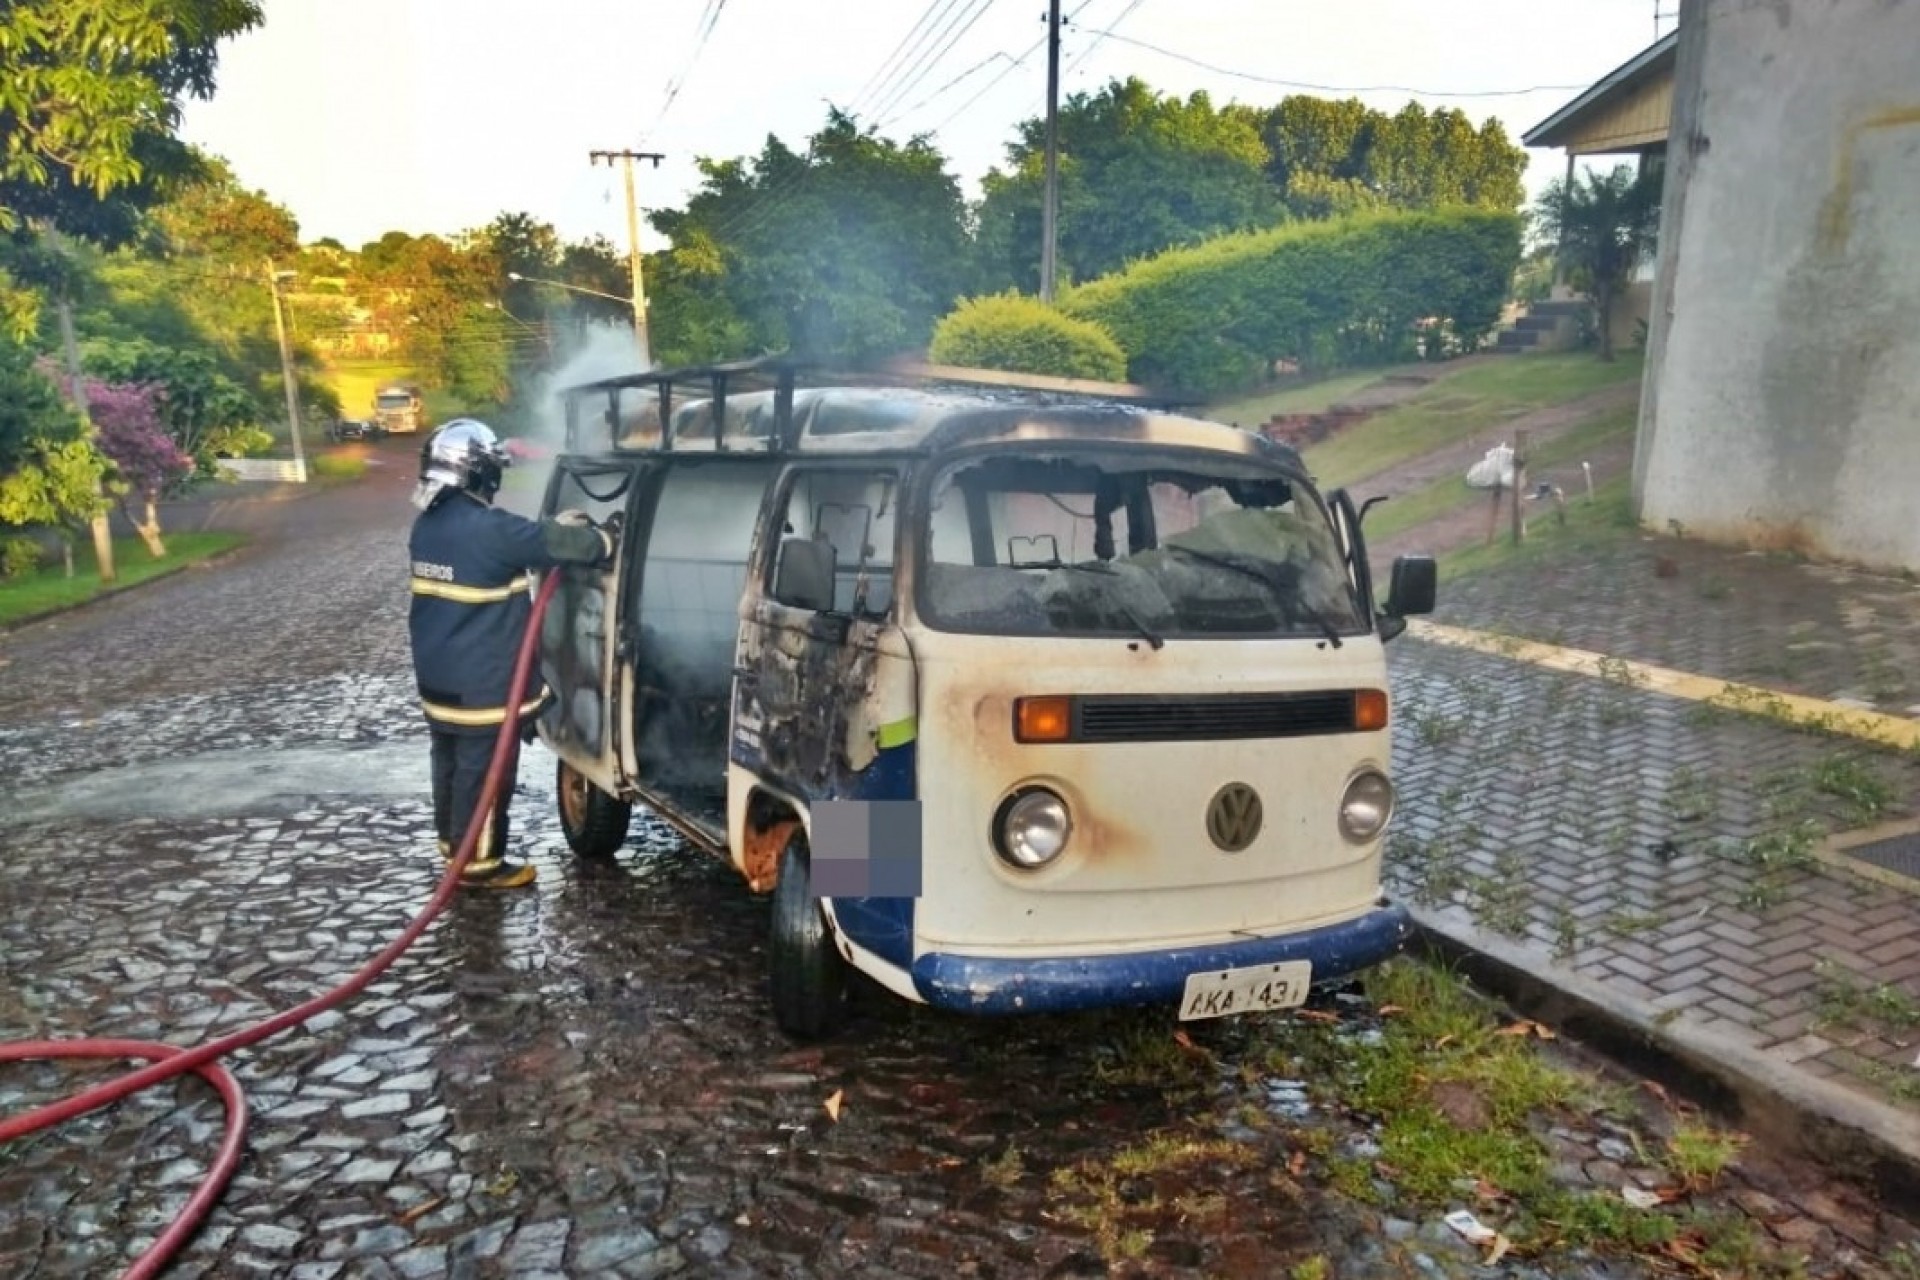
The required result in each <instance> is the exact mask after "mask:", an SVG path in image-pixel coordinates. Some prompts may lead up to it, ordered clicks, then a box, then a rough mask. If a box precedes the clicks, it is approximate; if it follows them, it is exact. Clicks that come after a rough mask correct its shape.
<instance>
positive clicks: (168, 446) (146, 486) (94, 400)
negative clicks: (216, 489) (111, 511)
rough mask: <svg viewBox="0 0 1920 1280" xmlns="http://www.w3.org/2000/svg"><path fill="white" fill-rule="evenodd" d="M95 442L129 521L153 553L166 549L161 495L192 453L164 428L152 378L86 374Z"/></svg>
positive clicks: (187, 470)
mask: <svg viewBox="0 0 1920 1280" xmlns="http://www.w3.org/2000/svg"><path fill="white" fill-rule="evenodd" d="M84 384H85V387H86V395H87V412H88V416H90V417H91V418H92V419H93V426H94V431H95V433H96V435H95V442H96V443H97V444H98V445H99V447H100V452H102V453H104V454H106V455H107V457H108V458H109V459H111V460H112V462H113V465H114V470H115V472H116V473H117V481H116V483H115V484H114V486H113V488H114V491H115V492H114V496H115V498H116V499H117V500H118V501H119V503H120V510H121V512H122V513H124V514H125V515H126V517H127V522H128V523H129V524H131V525H132V526H133V527H134V531H135V532H137V533H138V534H139V535H140V540H141V541H142V542H144V543H146V544H147V551H148V552H149V553H150V554H151V555H153V557H154V558H155V559H158V558H159V557H161V556H164V555H166V554H167V547H166V543H165V542H163V541H162V540H161V537H160V512H159V502H160V495H161V494H163V493H165V492H166V491H167V489H168V488H169V487H171V486H172V485H173V484H174V483H176V482H177V481H180V480H183V479H185V478H186V477H187V476H188V475H189V474H191V473H192V471H193V459H192V458H191V457H190V456H188V455H187V454H185V453H183V452H181V450H180V446H179V445H177V444H175V443H174V441H173V437H172V436H170V435H168V434H167V427H166V420H165V418H164V417H163V414H162V396H163V392H162V391H161V389H160V387H159V385H158V384H156V383H110V382H98V381H95V380H94V379H92V378H87V379H84Z"/></svg>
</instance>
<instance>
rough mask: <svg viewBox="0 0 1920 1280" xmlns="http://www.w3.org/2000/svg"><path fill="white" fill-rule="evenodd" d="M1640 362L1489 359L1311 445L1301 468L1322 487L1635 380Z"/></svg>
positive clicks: (1575, 356)
mask: <svg viewBox="0 0 1920 1280" xmlns="http://www.w3.org/2000/svg"><path fill="white" fill-rule="evenodd" d="M1643 362H1644V361H1643V357H1642V356H1641V355H1640V353H1638V352H1631V353H1626V354H1622V355H1621V356H1620V358H1619V359H1618V360H1616V361H1614V362H1613V363H1612V364H1608V363H1606V362H1605V361H1603V360H1600V359H1599V358H1597V357H1595V356H1594V355H1593V354H1592V353H1590V352H1572V353H1569V354H1566V355H1540V356H1531V355H1530V356H1513V357H1511V358H1509V359H1505V360H1497V361H1493V362H1490V363H1488V364H1484V365H1481V366H1479V367H1478V368H1473V369H1468V370H1466V371H1465V372H1463V373H1458V374H1455V375H1454V376H1453V377H1450V378H1448V379H1446V380H1445V381H1444V382H1441V383H1440V384H1439V385H1437V386H1434V387H1431V388H1429V389H1427V390H1425V391H1422V392H1421V393H1420V394H1419V395H1417V396H1414V397H1413V398H1412V399H1410V400H1407V401H1405V402H1404V403H1402V404H1398V405H1395V406H1394V407H1393V408H1391V409H1387V410H1384V411H1382V412H1381V413H1378V414H1375V415H1374V416H1373V417H1371V418H1368V419H1367V420H1366V421H1365V422H1361V423H1358V424H1356V425H1354V426H1351V427H1348V428H1347V429H1346V430H1344V431H1342V432H1340V433H1338V434H1337V435H1335V436H1334V437H1333V438H1332V439H1329V440H1324V441H1322V442H1321V443H1319V444H1316V445H1313V446H1311V447H1310V448H1308V449H1307V450H1306V454H1305V457H1306V462H1307V466H1308V467H1309V468H1311V469H1312V471H1313V473H1314V474H1315V475H1316V476H1318V477H1319V478H1320V480H1321V482H1322V484H1323V485H1324V487H1326V488H1329V489H1332V488H1338V487H1339V486H1341V485H1346V484H1352V483H1353V482H1354V481H1356V480H1363V479H1365V478H1366V477H1367V476H1370V475H1372V474H1374V473H1375V472H1377V471H1381V470H1383V469H1385V468H1387V467H1390V466H1392V465H1394V464H1395V463H1398V462H1404V461H1406V460H1407V459H1408V458H1417V457H1419V456H1420V455H1421V454H1423V453H1428V452H1430V451H1432V450H1434V449H1437V448H1440V447H1442V446H1444V445H1447V444H1451V443H1452V442H1453V441H1455V440H1458V439H1460V438H1461V437H1462V436H1468V435H1471V434H1472V433H1473V432H1475V431H1477V430H1479V429H1480V428H1482V427H1485V426H1487V425H1489V424H1494V423H1499V422H1503V421H1506V420H1507V419H1510V418H1517V417H1519V416H1520V415H1522V414H1526V413H1532V412H1534V411H1535V410H1538V409H1544V408H1547V407H1548V406H1550V405H1555V404H1562V403H1564V402H1566V401H1568V400H1577V399H1579V398H1580V397H1581V396H1584V395H1588V394H1590V393H1592V392H1594V391H1598V390H1600V389H1602V388H1604V387H1610V386H1615V385H1618V384H1620V383H1626V382H1637V381H1638V380H1639V378H1640V371H1641V366H1642V364H1643Z"/></svg>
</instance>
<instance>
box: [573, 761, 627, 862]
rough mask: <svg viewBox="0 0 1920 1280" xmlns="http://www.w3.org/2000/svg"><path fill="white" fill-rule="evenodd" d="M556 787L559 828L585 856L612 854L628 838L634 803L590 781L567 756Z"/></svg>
mask: <svg viewBox="0 0 1920 1280" xmlns="http://www.w3.org/2000/svg"><path fill="white" fill-rule="evenodd" d="M554 787H555V789H556V790H557V791H558V792H559V793H560V829H561V831H563V832H564V833H565V834H566V837H567V846H568V847H569V848H571V849H572V850H573V851H574V852H575V853H577V854H579V855H580V856H581V857H583V858H609V857H612V856H613V855H614V854H615V853H617V852H619V850H620V846H621V845H623V844H625V843H626V842H627V826H628V824H629V823H630V822H632V820H633V806H632V805H630V804H628V803H627V802H626V801H624V800H620V799H617V798H616V797H614V796H610V795H608V794H607V793H606V792H604V791H602V790H601V789H600V788H598V787H596V786H594V785H593V783H591V782H589V781H587V779H586V777H585V776H584V775H582V774H581V773H579V772H578V771H577V770H575V769H574V768H573V767H572V766H571V765H569V764H568V763H567V762H566V761H565V760H562V761H561V762H560V770H559V774H558V776H557V777H556V778H555V780H554Z"/></svg>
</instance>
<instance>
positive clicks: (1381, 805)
mask: <svg viewBox="0 0 1920 1280" xmlns="http://www.w3.org/2000/svg"><path fill="white" fill-rule="evenodd" d="M1393 799H1394V796H1393V784H1392V783H1391V782H1389V781H1387V775H1386V774H1384V773H1381V772H1379V771H1377V770H1374V769H1368V770H1366V771H1364V772H1362V773H1356V774H1355V775H1353V781H1351V782H1349V783H1347V792H1346V794H1345V795H1343V796H1341V797H1340V834H1341V835H1342V836H1345V837H1346V838H1347V840H1349V841H1350V842H1352V843H1354V844H1365V843H1367V841H1369V840H1371V839H1373V838H1374V837H1375V836H1377V835H1379V834H1380V833H1381V832H1382V831H1384V830H1386V827H1387V822H1388V820H1389V819H1390V818H1392V817H1393Z"/></svg>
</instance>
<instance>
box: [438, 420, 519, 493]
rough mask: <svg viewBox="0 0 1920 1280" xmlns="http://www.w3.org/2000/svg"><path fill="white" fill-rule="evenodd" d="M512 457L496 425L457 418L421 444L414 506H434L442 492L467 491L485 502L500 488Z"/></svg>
mask: <svg viewBox="0 0 1920 1280" xmlns="http://www.w3.org/2000/svg"><path fill="white" fill-rule="evenodd" d="M511 463H512V458H511V457H509V456H508V454H507V451H506V450H505V449H504V448H502V447H501V445H500V437H498V436H496V435H495V434H494V433H493V428H492V427H489V426H488V425H487V424H486V423H484V422H481V421H479V420H478V419H475V418H455V419H454V420H453V421H452V422H449V423H447V424H446V425H445V426H443V427H441V428H440V429H439V430H437V431H435V432H434V433H433V434H432V435H431V436H428V437H427V442H426V443H425V444H423V445H421V446H420V485H419V487H418V488H417V489H415V490H414V495H413V501H414V505H415V506H418V507H419V508H420V509H421V510H425V509H427V508H428V507H431V506H432V505H433V504H434V503H435V502H436V501H438V500H439V498H440V496H441V495H442V494H446V493H450V492H453V491H455V490H464V491H466V492H467V493H471V494H472V495H473V496H474V497H476V498H479V499H480V500H481V501H483V502H491V501H493V495H494V494H496V493H498V492H499V491H500V476H501V472H502V471H503V470H504V469H505V468H506V467H508V466H509V465H511Z"/></svg>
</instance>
